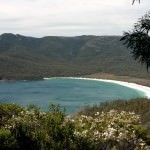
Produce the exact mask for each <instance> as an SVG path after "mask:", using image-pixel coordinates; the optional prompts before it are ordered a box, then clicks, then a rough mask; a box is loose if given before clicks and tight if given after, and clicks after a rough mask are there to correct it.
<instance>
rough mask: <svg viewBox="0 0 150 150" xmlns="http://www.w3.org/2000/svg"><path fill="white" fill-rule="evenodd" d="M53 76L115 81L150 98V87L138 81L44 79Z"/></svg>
mask: <svg viewBox="0 0 150 150" xmlns="http://www.w3.org/2000/svg"><path fill="white" fill-rule="evenodd" d="M53 78H62V79H64V78H67V79H81V80H95V81H102V82H108V83H115V84H119V85H122V86H125V87H129V88H132V89H135V90H138V91H141V92H143V93H144V94H145V97H146V98H150V87H147V86H143V85H139V84H136V83H130V82H125V81H117V80H109V79H108V80H107V79H97V78H82V77H52V78H44V80H49V79H53Z"/></svg>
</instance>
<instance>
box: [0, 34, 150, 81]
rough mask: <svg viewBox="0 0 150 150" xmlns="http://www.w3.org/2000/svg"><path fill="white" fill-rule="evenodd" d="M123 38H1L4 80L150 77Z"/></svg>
mask: <svg viewBox="0 0 150 150" xmlns="http://www.w3.org/2000/svg"><path fill="white" fill-rule="evenodd" d="M120 38H121V37H120V36H78V37H54V36H47V37H43V38H34V37H25V36H22V35H14V34H10V33H7V34H6V33H5V34H2V35H1V36H0V78H1V79H39V78H42V77H50V76H78V75H84V74H91V73H96V72H106V73H111V74H116V75H129V76H136V77H143V78H149V75H148V73H147V72H146V69H145V68H144V67H141V65H140V64H138V63H137V62H136V61H134V60H133V58H132V57H131V54H130V52H129V50H128V49H126V47H125V46H123V45H122V43H121V42H120Z"/></svg>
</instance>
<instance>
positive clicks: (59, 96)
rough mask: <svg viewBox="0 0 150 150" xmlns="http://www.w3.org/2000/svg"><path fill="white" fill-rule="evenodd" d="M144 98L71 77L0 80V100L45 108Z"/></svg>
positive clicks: (118, 87)
mask: <svg viewBox="0 0 150 150" xmlns="http://www.w3.org/2000/svg"><path fill="white" fill-rule="evenodd" d="M138 97H144V93H143V92H141V91H138V90H135V89H132V88H128V87H125V86H121V85H118V84H115V83H108V82H103V81H95V80H82V79H77V78H76V79H73V78H50V79H48V80H40V81H7V82H0V103H17V104H20V105H23V106H27V105H29V104H35V105H37V106H39V107H40V108H41V109H42V110H47V108H48V105H49V104H60V106H61V107H63V108H65V109H66V111H67V112H68V113H73V112H76V111H79V110H80V109H82V108H83V107H84V106H87V105H90V106H92V105H94V104H99V103H100V102H104V101H111V100H117V99H126V100H128V99H131V98H138Z"/></svg>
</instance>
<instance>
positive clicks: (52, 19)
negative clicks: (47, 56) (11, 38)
mask: <svg viewBox="0 0 150 150" xmlns="http://www.w3.org/2000/svg"><path fill="white" fill-rule="evenodd" d="M149 6H150V1H149V0H144V1H141V3H140V4H139V3H138V2H135V4H134V5H132V0H121V1H120V0H113V2H112V1H109V0H105V1H104V0H61V1H60V0H55V1H49V0H11V1H10V0H0V21H1V24H0V34H3V33H13V34H21V35H25V36H32V37H44V36H69V37H70V36H71V37H72V36H81V35H97V36H101V35H102V36H103V35H105V36H107V35H119V36H120V35H122V33H123V31H128V30H130V29H132V26H133V24H134V23H135V22H137V20H138V18H140V17H142V16H143V15H144V14H145V13H146V12H147V11H148V10H149Z"/></svg>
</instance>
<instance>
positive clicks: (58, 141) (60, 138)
mask: <svg viewBox="0 0 150 150" xmlns="http://www.w3.org/2000/svg"><path fill="white" fill-rule="evenodd" d="M0 118H1V121H2V122H1V124H0V149H1V150H83V149H85V150H97V149H100V150H106V149H109V150H111V149H116V150H121V149H128V150H130V149H138V150H140V149H141V150H143V149H145V150H146V149H147V150H148V149H149V148H150V147H148V145H150V144H149V137H148V134H147V128H146V127H145V126H143V125H142V124H141V122H140V116H139V115H136V114H135V113H133V112H127V111H117V110H110V111H107V112H102V111H101V112H96V113H95V114H94V115H93V116H89V115H88V116H87V115H76V116H74V117H69V116H65V114H64V113H63V112H62V111H60V108H59V106H55V105H52V107H50V109H49V111H48V112H42V111H40V109H39V108H36V107H35V106H30V107H28V108H22V107H20V106H17V105H14V104H13V105H8V104H1V105H0Z"/></svg>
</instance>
